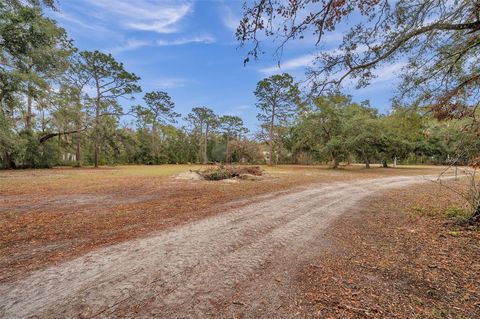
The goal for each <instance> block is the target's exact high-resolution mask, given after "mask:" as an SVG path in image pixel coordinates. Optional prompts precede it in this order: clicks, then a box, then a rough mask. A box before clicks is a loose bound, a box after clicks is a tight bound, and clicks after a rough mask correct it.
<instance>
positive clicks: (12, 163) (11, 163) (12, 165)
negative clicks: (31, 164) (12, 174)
mask: <svg viewBox="0 0 480 319" xmlns="http://www.w3.org/2000/svg"><path fill="white" fill-rule="evenodd" d="M3 154H4V157H3V162H4V166H5V168H8V169H14V168H17V165H16V164H15V161H13V160H12V158H11V157H10V154H9V153H8V152H7V151H5V152H4V153H3Z"/></svg>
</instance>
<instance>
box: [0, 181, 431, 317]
mask: <svg viewBox="0 0 480 319" xmlns="http://www.w3.org/2000/svg"><path fill="white" fill-rule="evenodd" d="M430 178H433V177H430ZM422 182H426V178H425V177H421V176H411V177H389V178H380V179H373V180H362V181H357V182H352V183H349V184H346V183H335V184H330V185H317V186H310V187H308V188H301V189H297V190H295V191H293V192H291V193H287V194H280V195H278V194H276V195H271V196H268V197H265V198H263V199H262V200H261V201H257V202H255V203H253V204H249V205H246V206H244V207H242V208H239V209H235V210H232V211H229V212H225V213H224V214H221V215H217V216H214V217H210V218H206V219H203V220H201V221H199V222H195V223H192V224H189V225H185V226H181V227H177V228H174V229H172V230H170V231H165V232H161V233H158V234H156V235H154V236H151V237H148V238H142V239H137V240H133V241H130V242H126V243H123V244H119V245H115V246H110V247H107V248H104V249H100V250H97V251H95V252H93V253H89V254H87V255H84V256H82V257H80V258H77V259H74V260H72V261H69V262H66V263H63V264H59V265H57V266H54V267H50V268H47V269H45V270H41V271H37V272H34V273H32V274H31V275H29V276H28V277H26V278H24V279H21V280H18V281H15V282H11V283H7V284H4V285H2V286H0V317H2V318H27V317H39V318H54V317H55V318H60V317H82V318H93V317H97V318H102V317H120V316H128V317H133V316H135V317H151V316H155V317H164V318H178V317H180V318H185V317H187V318H189V317H191V318H194V317H195V318H198V317H232V316H236V315H243V316H246V317H269V318H271V317H272V314H276V315H277V316H279V317H290V316H293V315H294V314H292V313H290V312H289V303H288V301H289V295H290V294H293V293H295V292H294V291H292V289H291V285H290V284H289V283H290V282H292V281H293V280H295V278H293V277H292V275H291V273H292V270H294V269H295V268H296V267H298V266H299V265H303V264H305V263H308V262H309V260H310V259H311V257H312V254H313V251H314V250H313V249H311V248H312V247H316V248H318V247H319V246H321V245H328V242H326V241H325V240H324V239H323V238H322V237H323V236H322V233H323V230H324V229H326V228H327V227H328V225H329V223H330V222H331V221H332V220H334V219H335V217H337V216H339V215H340V214H342V213H344V212H346V211H351V210H355V209H356V206H357V205H358V203H359V201H360V200H362V199H364V198H366V197H367V196H369V195H371V194H373V193H374V192H379V191H381V190H382V189H385V188H397V187H398V188H399V187H404V186H408V185H413V184H418V183H422ZM315 251H318V249H317V250H315Z"/></svg>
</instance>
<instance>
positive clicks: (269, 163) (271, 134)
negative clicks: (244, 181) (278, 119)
mask: <svg viewBox="0 0 480 319" xmlns="http://www.w3.org/2000/svg"><path fill="white" fill-rule="evenodd" d="M275 111H276V105H275V103H273V105H272V117H271V119H270V130H269V146H270V154H269V156H268V165H270V166H272V165H273V127H274V125H275Z"/></svg>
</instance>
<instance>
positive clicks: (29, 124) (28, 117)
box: [25, 82, 33, 131]
mask: <svg viewBox="0 0 480 319" xmlns="http://www.w3.org/2000/svg"><path fill="white" fill-rule="evenodd" d="M32 104H33V99H32V85H31V84H30V82H28V86H27V115H26V116H25V128H26V129H27V130H29V131H30V130H31V129H32Z"/></svg>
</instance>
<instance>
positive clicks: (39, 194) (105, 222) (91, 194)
mask: <svg viewBox="0 0 480 319" xmlns="http://www.w3.org/2000/svg"><path fill="white" fill-rule="evenodd" d="M199 168H201V166H187V165H165V166H124V167H111V168H101V169H90V168H82V169H73V168H56V169H50V170H19V171H2V172H0V255H1V256H4V258H2V259H1V261H0V282H1V281H7V280H12V279H13V278H15V277H16V276H18V275H20V274H23V273H25V272H28V271H32V270H35V269H39V268H42V267H45V266H48V265H51V264H53V263H57V262H62V261H65V260H68V259H71V258H73V257H75V256H78V255H80V254H83V253H85V252H88V251H91V250H93V249H95V248H97V247H99V246H104V245H110V244H113V243H118V242H122V241H125V240H129V239H132V238H136V237H139V236H145V235H147V234H149V233H151V232H155V231H159V230H162V229H166V228H169V227H173V226H175V225H179V224H182V223H187V222H190V221H193V220H196V219H199V218H203V217H206V216H209V215H212V214H217V213H221V212H223V211H225V210H226V209H228V208H229V207H234V206H239V205H244V204H246V203H248V202H249V201H251V200H253V199H252V198H254V197H253V196H255V195H261V194H265V193H269V192H275V191H281V190H287V189H291V188H293V187H296V186H300V185H307V184H309V183H330V182H335V181H348V180H354V179H360V178H374V177H380V176H392V175H413V174H435V173H438V172H439V171H440V169H439V168H432V167H422V168H418V167H403V168H396V169H381V168H374V169H370V170H366V169H363V168H362V167H361V166H354V167H349V168H347V169H340V170H330V169H327V168H326V167H322V166H293V165H291V166H277V167H273V168H268V167H264V169H266V170H267V172H268V173H269V174H270V175H271V177H270V178H267V179H264V180H262V181H255V182H254V181H240V182H239V183H234V184H233V183H225V182H221V181H219V182H211V181H176V180H174V179H172V178H171V176H172V175H175V174H178V173H180V172H183V171H187V170H189V169H199ZM242 199H245V200H244V201H241V200H242Z"/></svg>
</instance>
